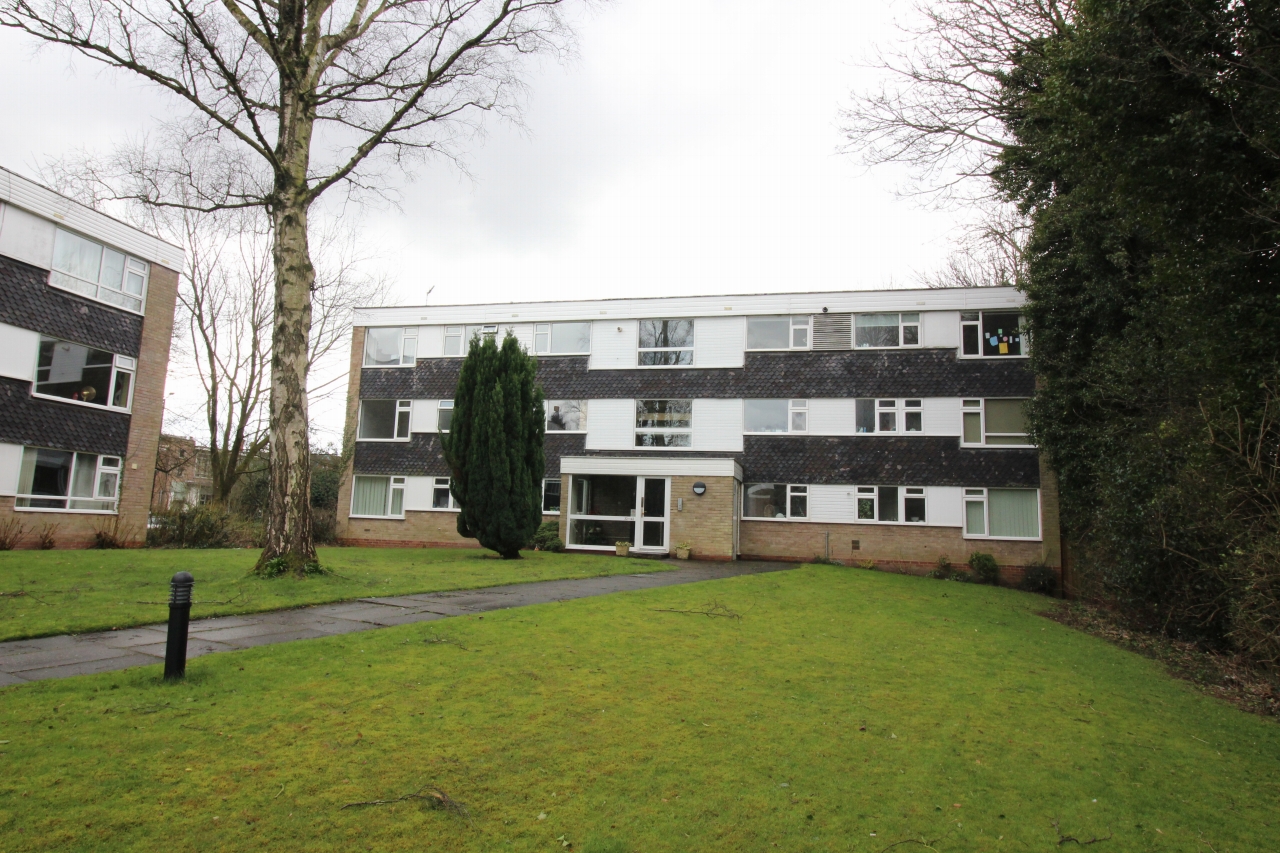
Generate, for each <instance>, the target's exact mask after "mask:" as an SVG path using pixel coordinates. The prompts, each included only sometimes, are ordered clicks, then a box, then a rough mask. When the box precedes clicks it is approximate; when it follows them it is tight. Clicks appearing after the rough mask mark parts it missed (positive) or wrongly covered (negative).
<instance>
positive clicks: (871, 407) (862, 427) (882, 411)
mask: <svg viewBox="0 0 1280 853" xmlns="http://www.w3.org/2000/svg"><path fill="white" fill-rule="evenodd" d="M921 404H922V401H921V400H855V401H854V404H853V406H854V410H853V417H854V430H855V431H856V432H860V433H876V432H879V433H895V432H923V431H924V409H923V407H922V405H921Z"/></svg>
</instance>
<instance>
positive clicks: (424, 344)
mask: <svg viewBox="0 0 1280 853" xmlns="http://www.w3.org/2000/svg"><path fill="white" fill-rule="evenodd" d="M442 355H444V326H419V327H418V358H439V357H440V356H442Z"/></svg>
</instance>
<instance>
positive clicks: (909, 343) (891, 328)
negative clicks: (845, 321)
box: [853, 314, 920, 349]
mask: <svg viewBox="0 0 1280 853" xmlns="http://www.w3.org/2000/svg"><path fill="white" fill-rule="evenodd" d="M853 345H854V346H855V347H857V348H859V349H862V348H864V347H916V346H920V315H919V314H859V315H858V316H857V318H856V319H855V320H854V341H853Z"/></svg>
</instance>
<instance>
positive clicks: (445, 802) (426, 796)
mask: <svg viewBox="0 0 1280 853" xmlns="http://www.w3.org/2000/svg"><path fill="white" fill-rule="evenodd" d="M410 800H422V801H423V802H425V803H427V804H428V805H430V806H431V807H432V808H435V809H441V810H443V811H446V812H449V813H450V814H455V815H457V816H458V817H460V818H462V819H463V820H465V821H467V823H472V824H474V821H472V820H471V811H470V810H469V809H468V808H467V807H466V805H464V804H463V803H460V802H458V801H457V800H455V799H454V798H453V797H450V796H449V795H448V794H446V793H445V792H444V791H441V790H440V789H439V788H436V787H433V786H431V785H424V786H423V787H421V788H419V789H418V790H416V791H414V792H413V793H412V794H405V795H404V796H403V797H396V798H395V799H394V800H365V801H363V802H359V803H347V804H346V805H345V806H343V807H342V809H350V808H354V807H356V806H388V805H391V804H393V803H405V802H408V801H410ZM342 809H339V810H338V811H342Z"/></svg>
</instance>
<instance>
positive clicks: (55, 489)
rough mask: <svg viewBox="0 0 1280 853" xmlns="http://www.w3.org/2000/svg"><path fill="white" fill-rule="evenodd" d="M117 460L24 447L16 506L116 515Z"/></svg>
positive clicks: (116, 457)
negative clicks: (112, 513)
mask: <svg viewBox="0 0 1280 853" xmlns="http://www.w3.org/2000/svg"><path fill="white" fill-rule="evenodd" d="M120 468H121V465H120V457H119V456H98V455H96V454H93V453H71V452H70V451H66V450H46V449H44V448H38V447H27V448H24V449H23V451H22V467H21V468H20V470H19V472H18V497H17V501H16V504H15V505H16V506H18V507H23V508H26V509H68V510H80V511H89V512H115V510H116V506H117V502H118V500H119V495H120Z"/></svg>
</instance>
